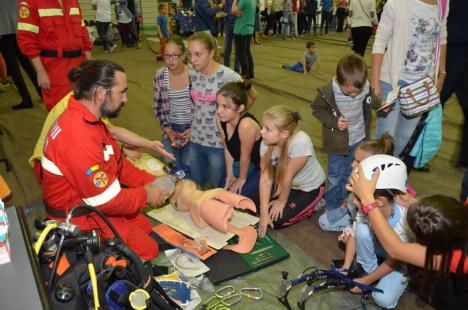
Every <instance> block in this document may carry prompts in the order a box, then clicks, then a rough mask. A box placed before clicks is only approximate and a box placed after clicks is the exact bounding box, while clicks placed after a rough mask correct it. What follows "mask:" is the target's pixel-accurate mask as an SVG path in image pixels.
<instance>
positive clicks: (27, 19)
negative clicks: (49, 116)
mask: <svg viewBox="0 0 468 310" xmlns="http://www.w3.org/2000/svg"><path fill="white" fill-rule="evenodd" d="M18 11H19V13H18V15H19V17H18V32H17V40H18V45H19V47H20V50H21V52H22V53H23V54H25V55H26V56H27V57H29V58H30V59H31V62H32V63H33V65H34V68H35V69H36V72H37V79H38V83H39V86H40V87H41V88H42V96H43V100H44V103H45V105H46V107H47V110H48V111H50V110H51V109H52V108H53V107H54V105H55V104H56V103H57V102H59V100H60V99H62V98H63V97H64V96H65V95H66V94H67V93H68V92H70V90H71V87H70V83H69V81H68V79H67V72H68V70H70V69H71V68H75V67H77V66H78V65H80V64H81V63H82V62H83V61H84V60H85V59H91V48H92V44H91V41H90V40H89V34H88V30H87V29H86V26H85V24H84V21H83V18H82V16H81V8H80V4H79V3H78V0H34V1H31V0H18Z"/></svg>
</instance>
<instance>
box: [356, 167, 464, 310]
mask: <svg viewBox="0 0 468 310" xmlns="http://www.w3.org/2000/svg"><path fill="white" fill-rule="evenodd" d="M368 168H369V166H368V165H365V164H364V162H363V163H362V165H361V166H360V167H358V174H356V173H353V174H352V176H351V178H350V183H349V185H348V190H350V191H352V192H353V193H354V194H355V195H356V196H357V197H359V200H360V207H361V210H362V211H363V213H364V214H367V216H368V219H369V221H370V223H371V225H372V229H373V231H374V233H375V235H376V236H377V238H378V240H379V241H380V243H381V244H382V246H383V247H384V249H385V250H386V252H387V253H388V254H389V255H390V257H392V259H394V260H398V261H402V262H406V263H409V264H412V265H414V266H416V267H419V268H418V269H417V271H416V272H415V277H414V278H415V280H416V281H418V282H419V285H417V287H418V288H419V295H420V297H422V298H423V299H424V300H425V301H426V302H428V303H430V304H431V305H432V306H433V307H435V308H436V309H466V305H468V258H467V256H468V225H467V223H468V208H466V207H463V205H462V204H461V203H460V202H459V201H457V200H456V199H455V198H451V197H447V196H443V195H433V196H429V197H427V198H423V199H421V200H420V201H419V202H417V203H416V204H414V205H411V206H410V207H409V208H408V214H407V226H408V227H409V229H411V231H412V232H413V234H414V236H415V238H416V242H415V243H406V242H404V241H402V240H400V238H398V235H397V234H396V233H395V232H394V230H393V229H392V228H391V226H390V225H389V224H388V223H387V221H386V220H385V212H384V211H383V210H382V209H381V208H378V207H377V206H378V205H379V203H378V196H379V195H378V190H376V188H378V187H379V182H382V181H381V179H383V178H385V171H384V170H381V169H380V168H379V169H377V170H376V171H375V172H374V173H372V171H371V172H370V173H369V169H368ZM379 171H380V175H379ZM363 175H364V176H365V177H362V176H363Z"/></svg>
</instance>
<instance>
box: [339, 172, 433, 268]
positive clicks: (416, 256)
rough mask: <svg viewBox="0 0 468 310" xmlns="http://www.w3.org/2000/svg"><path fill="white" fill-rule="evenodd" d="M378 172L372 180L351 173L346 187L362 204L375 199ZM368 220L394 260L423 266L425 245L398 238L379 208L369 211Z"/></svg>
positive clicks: (361, 173)
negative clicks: (406, 241)
mask: <svg viewBox="0 0 468 310" xmlns="http://www.w3.org/2000/svg"><path fill="white" fill-rule="evenodd" d="M358 169H359V175H361V176H363V175H364V171H363V170H362V167H361V166H360V165H359V167H358ZM378 176H379V173H375V175H374V177H373V178H372V180H367V179H366V178H365V177H363V178H360V177H359V176H358V175H357V174H355V173H352V174H351V177H350V180H349V184H348V186H347V189H348V190H349V191H352V192H353V193H354V194H355V195H356V196H357V197H359V199H360V201H361V204H362V205H367V204H370V203H372V202H374V201H375V198H374V190H375V184H376V183H377V179H378ZM368 217H369V220H370V222H371V224H372V229H373V230H374V233H375V234H376V236H377V238H378V239H379V241H380V243H381V244H382V246H383V247H384V249H385V251H386V252H387V253H388V255H389V256H390V257H391V258H393V259H396V260H399V261H402V262H405V263H409V264H412V265H415V266H418V267H420V268H423V267H424V262H425V255H426V247H425V246H423V245H421V244H419V243H405V242H403V241H401V240H400V238H398V236H397V234H396V233H395V231H394V230H393V229H392V228H391V227H390V225H389V224H388V222H387V221H386V220H385V217H384V216H383V214H382V211H380V209H379V208H374V209H372V210H371V211H370V212H369V215H368Z"/></svg>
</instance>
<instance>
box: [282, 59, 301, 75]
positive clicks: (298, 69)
mask: <svg viewBox="0 0 468 310" xmlns="http://www.w3.org/2000/svg"><path fill="white" fill-rule="evenodd" d="M283 68H285V69H288V70H291V71H294V72H299V73H304V66H303V65H302V62H300V61H298V62H297V63H295V64H294V65H283Z"/></svg>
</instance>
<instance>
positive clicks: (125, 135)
mask: <svg viewBox="0 0 468 310" xmlns="http://www.w3.org/2000/svg"><path fill="white" fill-rule="evenodd" d="M108 129H109V131H110V132H111V134H112V137H114V139H116V140H119V141H121V142H123V143H126V144H129V145H131V146H133V147H137V148H145V149H148V150H152V151H155V152H156V153H159V154H161V155H163V156H166V157H169V158H171V159H175V158H174V154H172V153H169V152H168V151H167V150H166V149H165V148H164V146H163V145H162V144H161V142H159V141H151V140H148V139H146V138H144V137H142V136H140V135H137V134H136V133H134V132H132V131H130V130H128V129H126V128H123V127H117V126H115V127H108Z"/></svg>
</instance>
